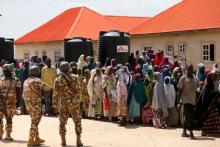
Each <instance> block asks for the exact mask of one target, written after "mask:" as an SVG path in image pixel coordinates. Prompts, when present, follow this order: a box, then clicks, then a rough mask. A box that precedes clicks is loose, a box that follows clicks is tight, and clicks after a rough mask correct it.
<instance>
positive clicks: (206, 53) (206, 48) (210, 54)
mask: <svg viewBox="0 0 220 147" xmlns="http://www.w3.org/2000/svg"><path fill="white" fill-rule="evenodd" d="M202 52H203V56H202V57H203V60H204V61H214V60H215V45H214V44H203V45H202Z"/></svg>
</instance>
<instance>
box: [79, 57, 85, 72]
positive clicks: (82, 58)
mask: <svg viewBox="0 0 220 147" xmlns="http://www.w3.org/2000/svg"><path fill="white" fill-rule="evenodd" d="M84 65H86V63H85V58H84V55H80V57H79V59H78V62H77V68H78V69H82V67H83V66H84Z"/></svg>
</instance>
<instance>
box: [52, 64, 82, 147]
mask: <svg viewBox="0 0 220 147" xmlns="http://www.w3.org/2000/svg"><path fill="white" fill-rule="evenodd" d="M60 72H61V73H60V75H59V77H57V78H56V80H55V84H54V91H55V92H54V95H53V101H52V103H53V108H54V110H55V111H59V120H60V125H59V134H60V136H61V141H62V143H61V145H62V146H66V139H65V135H66V127H65V125H66V123H67V120H68V116H69V115H71V116H72V119H73V121H74V123H75V131H76V135H77V140H76V143H77V146H78V147H79V146H83V144H82V142H81V133H82V126H81V114H80V108H79V97H77V90H78V88H77V77H76V76H75V75H73V74H71V73H70V65H69V63H68V62H62V63H61V64H60Z"/></svg>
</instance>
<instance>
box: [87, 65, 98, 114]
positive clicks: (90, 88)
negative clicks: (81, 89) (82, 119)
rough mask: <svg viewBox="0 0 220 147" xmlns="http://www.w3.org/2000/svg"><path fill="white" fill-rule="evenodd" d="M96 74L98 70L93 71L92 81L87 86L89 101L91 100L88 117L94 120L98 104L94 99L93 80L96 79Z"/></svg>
mask: <svg viewBox="0 0 220 147" xmlns="http://www.w3.org/2000/svg"><path fill="white" fill-rule="evenodd" d="M95 74H96V69H93V70H92V71H91V75H90V79H89V82H88V85H87V91H88V94H89V100H90V102H89V110H88V117H93V118H94V117H95V104H96V101H95V99H94V98H93V94H94V86H93V78H94V77H95Z"/></svg>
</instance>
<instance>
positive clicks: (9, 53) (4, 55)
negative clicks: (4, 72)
mask: <svg viewBox="0 0 220 147" xmlns="http://www.w3.org/2000/svg"><path fill="white" fill-rule="evenodd" d="M2 59H4V60H7V61H9V60H12V59H14V39H6V38H2V37H0V60H2Z"/></svg>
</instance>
